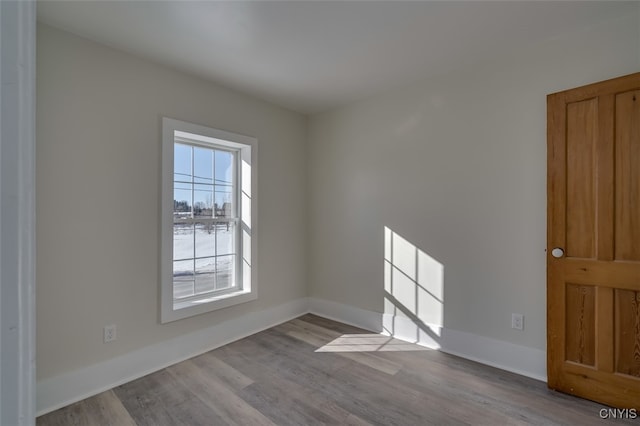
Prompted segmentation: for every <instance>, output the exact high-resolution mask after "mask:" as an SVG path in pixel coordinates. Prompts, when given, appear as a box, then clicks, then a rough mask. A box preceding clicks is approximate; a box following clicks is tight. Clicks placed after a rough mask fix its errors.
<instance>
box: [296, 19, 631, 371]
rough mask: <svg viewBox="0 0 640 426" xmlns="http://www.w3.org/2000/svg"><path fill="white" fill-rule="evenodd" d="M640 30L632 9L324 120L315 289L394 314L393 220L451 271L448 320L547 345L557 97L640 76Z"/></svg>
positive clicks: (317, 119) (312, 158)
mask: <svg viewBox="0 0 640 426" xmlns="http://www.w3.org/2000/svg"><path fill="white" fill-rule="evenodd" d="M638 31H639V26H638V16H637V15H631V16H625V17H620V18H619V19H616V20H613V21H610V22H606V23H602V24H600V25H598V26H596V27H593V28H588V29H585V30H584V31H581V32H579V33H574V34H567V35H564V36H562V37H558V38H556V39H553V40H549V41H547V42H545V43H542V44H538V45H535V46H530V47H528V48H527V49H523V50H521V51H518V52H505V54H504V56H502V57H496V58H488V60H487V61H486V63H483V64H479V65H478V66H477V67H474V68H472V69H465V70H460V71H459V72H457V73H454V74H449V75H445V76H441V77H439V78H432V79H427V80H425V81H422V82H419V83H415V84H411V85H409V86H408V87H405V88H403V89H396V90H393V91H391V92H389V93H385V94H381V95H379V96H376V97H373V98H371V99H368V100H364V101H361V102H358V103H355V104H352V105H348V106H345V107H343V108H340V109H337V110H334V111H330V112H327V113H324V114H319V115H316V116H313V117H312V118H311V120H310V128H309V148H308V162H309V172H310V175H309V186H308V194H309V195H308V196H309V222H308V223H309V238H310V239H309V275H308V279H309V282H310V295H311V296H312V297H314V298H318V299H326V300H329V301H337V302H341V303H343V304H347V305H351V306H355V307H358V308H361V309H365V310H368V311H375V312H387V313H389V309H388V308H389V306H387V309H386V311H385V305H384V298H385V294H384V288H383V286H384V241H385V240H384V228H385V227H388V228H389V229H390V230H392V231H394V232H395V233H397V234H398V235H400V236H402V237H403V238H404V239H406V240H407V241H408V242H409V243H411V244H413V245H414V246H415V247H416V248H417V249H419V250H421V251H422V252H424V253H425V254H426V255H429V256H431V257H432V258H434V259H435V260H437V261H438V262H440V263H441V264H442V265H443V266H444V283H443V284H444V296H443V297H444V306H443V310H444V327H445V329H449V330H457V331H461V332H465V333H472V334H474V335H478V336H484V337H487V338H489V339H495V340H501V341H507V342H510V343H513V344H516V345H520V346H525V347H530V348H534V349H536V350H544V349H545V347H546V343H545V339H546V322H545V317H546V299H545V297H546V291H545V286H546V276H545V274H546V272H545V244H546V211H545V210H546V95H547V94H549V93H552V92H555V91H559V90H563V89H568V88H571V87H575V86H580V85H583V84H587V83H590V82H595V81H599V80H603V79H607V78H612V77H616V76H619V75H624V74H628V73H632V72H637V71H638V69H639V66H640V46H639V41H640V39H639V34H638ZM421 256H422V255H421ZM409 262H411V259H409ZM409 269H411V267H410V268H409ZM400 278H402V277H400ZM410 278H411V277H409V279H410ZM402 279H404V278H402ZM407 297H410V295H408V296H407ZM511 313H522V314H524V315H525V329H524V331H516V330H513V329H511V327H510V325H511ZM430 314H431V313H430V312H424V311H423V312H417V316H418V318H419V319H420V320H422V321H425V322H432V321H431V320H432V317H431V316H430ZM436 337H437V336H436ZM537 353H541V352H537ZM542 362H543V361H542Z"/></svg>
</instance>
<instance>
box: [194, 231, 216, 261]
mask: <svg viewBox="0 0 640 426" xmlns="http://www.w3.org/2000/svg"><path fill="white" fill-rule="evenodd" d="M215 255H216V224H215V223H214V222H204V223H196V257H207V256H215Z"/></svg>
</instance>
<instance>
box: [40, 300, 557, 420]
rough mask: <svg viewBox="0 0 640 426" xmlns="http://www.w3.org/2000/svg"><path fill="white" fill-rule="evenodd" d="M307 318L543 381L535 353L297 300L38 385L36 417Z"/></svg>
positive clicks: (540, 354)
mask: <svg viewBox="0 0 640 426" xmlns="http://www.w3.org/2000/svg"><path fill="white" fill-rule="evenodd" d="M306 313H313V314H316V315H319V316H322V317H325V318H329V319H333V320H336V321H340V322H343V323H345V324H351V325H354V326H357V327H360V328H364V329H366V330H371V331H374V332H382V333H385V334H392V335H393V336H394V337H397V338H399V339H403V340H407V341H410V342H415V343H417V344H419V345H422V346H426V347H429V348H433V349H439V350H441V351H443V352H447V353H450V354H453V355H457V356H460V357H462V358H467V359H470V360H473V361H477V362H480V363H483V364H487V365H490V366H493V367H497V368H501V369H503V370H507V371H511V372H514V373H517V374H520V375H523V376H527V377H531V378H534V379H537V380H542V381H546V367H545V363H546V354H545V352H544V351H541V350H539V349H534V348H529V347H526V346H520V345H514V344H512V343H508V342H504V341H501V340H495V339H490V338H488V337H483V336H478V335H475V334H471V333H466V332H462V331H456V330H451V329H446V328H440V327H436V326H432V325H429V326H427V327H424V326H423V328H419V327H418V326H417V325H416V324H415V323H414V322H413V321H411V320H410V319H409V318H405V317H401V316H391V315H386V314H381V313H379V312H373V311H368V310H365V309H360V308H356V307H353V306H349V305H345V304H342V303H338V302H332V301H329V300H324V299H317V298H301V299H297V300H294V301H291V302H288V303H285V304H282V305H279V306H275V307H273V308H269V309H265V310H263V311H259V312H252V313H249V314H247V315H243V316H241V317H238V318H233V319H230V320H228V321H224V322H222V323H220V324H216V325H214V326H212V327H209V328H206V329H204V330H199V331H196V332H193V333H189V334H186V335H183V336H179V337H176V338H173V339H170V340H168V341H164V342H160V343H157V344H154V345H151V346H147V347H144V348H141V349H138V350H135V351H133V352H130V353H127V354H125V355H121V356H119V357H116V358H112V359H109V360H107V361H104V362H100V363H98V364H94V365H90V366H88V367H84V368H81V369H78V370H74V371H71V372H69V373H65V374H61V375H59V376H55V377H51V378H48V379H44V380H41V381H39V382H38V383H37V386H36V411H37V415H38V416H40V415H43V414H46V413H49V412H51V411H54V410H57V409H58V408H62V407H65V406H67V405H69V404H72V403H74V402H77V401H81V400H83V399H85V398H88V397H90V396H93V395H96V394H98V393H100V392H104V391H106V390H108V389H111V388H113V387H116V386H119V385H121V384H124V383H127V382H129V381H131V380H135V379H138V378H140V377H142V376H145V375H147V374H150V373H153V372H154V371H158V370H160V369H162V368H165V367H168V366H170V365H173V364H175V363H177V362H180V361H183V360H185V359H189V358H191V357H194V356H196V355H199V354H202V353H204V352H207V351H210V350H212V349H215V348H217V347H220V346H223V345H226V344H228V343H231V342H233V341H236V340H239V339H242V338H244V337H246V336H250V335H251V334H254V333H257V332H259V331H262V330H265V329H267V328H270V327H273V326H275V325H277V324H281V323H283V322H285V321H288V320H290V319H293V318H296V317H298V316H300V315H304V314H306Z"/></svg>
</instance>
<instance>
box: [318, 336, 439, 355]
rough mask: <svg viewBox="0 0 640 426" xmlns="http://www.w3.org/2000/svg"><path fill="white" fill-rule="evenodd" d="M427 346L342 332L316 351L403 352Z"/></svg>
mask: <svg viewBox="0 0 640 426" xmlns="http://www.w3.org/2000/svg"><path fill="white" fill-rule="evenodd" d="M426 350H429V349H428V348H425V347H422V346H418V345H415V344H413V343H409V342H405V341H403V340H399V339H394V338H393V337H390V336H383V335H381V334H343V335H342V336H340V337H338V338H336V339H334V340H333V341H331V342H329V343H327V344H326V345H324V346H322V347H321V348H319V349H317V350H316V352H401V351H402V352H405V351H426Z"/></svg>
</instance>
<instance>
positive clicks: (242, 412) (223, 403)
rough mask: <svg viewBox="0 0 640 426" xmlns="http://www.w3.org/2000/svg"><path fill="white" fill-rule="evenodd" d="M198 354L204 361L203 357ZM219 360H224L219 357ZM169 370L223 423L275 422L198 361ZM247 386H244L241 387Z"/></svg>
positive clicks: (261, 423) (186, 362) (174, 366)
mask: <svg viewBox="0 0 640 426" xmlns="http://www.w3.org/2000/svg"><path fill="white" fill-rule="evenodd" d="M199 358H200V360H201V361H202V357H199ZM212 358H213V357H212ZM218 361H219V360H218ZM217 364H218V365H221V364H223V363H222V362H221V361H219V362H217ZM167 371H168V372H169V374H171V375H172V376H173V377H174V378H175V379H176V381H178V382H179V383H181V384H182V385H183V386H184V387H185V388H188V389H189V390H190V391H191V392H192V393H193V394H194V395H195V396H196V397H197V398H198V399H199V400H200V401H202V402H203V403H205V404H206V405H207V406H208V407H209V408H210V409H211V410H212V411H213V412H215V413H216V414H217V415H218V416H219V417H220V419H222V421H223V422H224V424H229V425H238V426H250V425H273V424H274V423H273V422H271V421H270V420H269V419H268V418H267V417H266V416H264V415H263V414H262V413H261V412H260V411H258V410H256V409H255V408H253V407H252V406H251V405H249V404H247V403H246V402H245V401H244V400H243V399H242V398H240V397H239V396H238V395H236V394H235V393H234V391H233V389H232V388H230V387H229V386H228V385H227V384H226V383H224V382H223V381H222V380H220V379H219V378H218V377H217V376H216V375H213V374H206V372H205V371H204V370H202V369H201V368H199V367H198V365H196V363H195V362H192V361H185V362H181V363H179V364H176V365H173V366H171V367H169V368H167ZM243 377H244V376H243ZM246 386H248V385H246ZM246 386H242V389H244V388H245V387H246Z"/></svg>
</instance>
